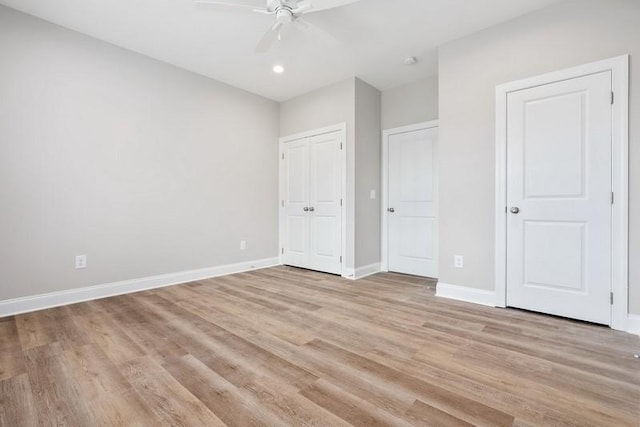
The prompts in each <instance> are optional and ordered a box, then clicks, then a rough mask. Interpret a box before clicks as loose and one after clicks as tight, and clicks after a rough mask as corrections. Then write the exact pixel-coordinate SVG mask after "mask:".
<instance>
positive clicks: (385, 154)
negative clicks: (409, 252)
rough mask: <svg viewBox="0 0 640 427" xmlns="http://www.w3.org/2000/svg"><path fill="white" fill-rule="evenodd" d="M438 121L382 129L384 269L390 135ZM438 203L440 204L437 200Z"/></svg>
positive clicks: (385, 264)
mask: <svg viewBox="0 0 640 427" xmlns="http://www.w3.org/2000/svg"><path fill="white" fill-rule="evenodd" d="M438 123H439V122H438V120H431V121H428V122H420V123H415V124H412V125H407V126H400V127H397V128H391V129H385V130H383V131H382V174H381V175H382V195H381V196H382V213H381V215H380V218H382V221H381V227H380V239H381V240H380V249H381V251H382V253H381V254H380V255H381V258H380V259H381V260H382V263H381V270H382V271H389V235H388V233H389V213H388V212H387V208H388V207H389V137H391V135H397V134H399V133H407V132H415V131H417V130H422V129H431V128H437V127H438ZM436 205H438V201H437V200H436Z"/></svg>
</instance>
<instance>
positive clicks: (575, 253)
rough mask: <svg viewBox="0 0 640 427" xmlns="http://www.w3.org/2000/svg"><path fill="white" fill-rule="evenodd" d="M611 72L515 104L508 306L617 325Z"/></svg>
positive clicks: (524, 94)
mask: <svg viewBox="0 0 640 427" xmlns="http://www.w3.org/2000/svg"><path fill="white" fill-rule="evenodd" d="M611 83H612V82H611V72H609V71H607V72H602V73H599V74H593V75H589V76H584V77H580V78H574V79H570V80H565V81H561V82H557V83H552V84H547V85H543V86H538V87H534V88H530V89H526V90H521V91H517V92H512V93H509V95H508V97H507V205H508V208H509V213H508V219H507V305H509V306H513V307H520V308H525V309H529V310H534V311H540V312H544V313H550V314H555V315H560V316H565V317H571V318H575V319H581V320H587V321H591V322H597V323H603V324H609V323H610V321H611V320H610V319H611V308H610V307H611V306H610V301H609V293H610V290H611V236H612V235H611V130H612V128H611V117H612V106H611Z"/></svg>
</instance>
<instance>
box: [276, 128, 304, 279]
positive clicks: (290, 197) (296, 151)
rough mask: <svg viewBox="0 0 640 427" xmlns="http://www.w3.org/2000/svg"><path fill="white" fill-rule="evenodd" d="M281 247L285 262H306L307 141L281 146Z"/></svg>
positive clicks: (301, 264) (294, 263) (300, 265)
mask: <svg viewBox="0 0 640 427" xmlns="http://www.w3.org/2000/svg"><path fill="white" fill-rule="evenodd" d="M283 162H284V206H283V211H284V224H283V225H284V247H285V251H284V253H283V256H284V262H285V264H289V265H293V266H296V267H304V268H306V267H308V264H309V237H310V235H309V214H308V206H309V140H308V138H304V139H301V140H298V141H293V142H290V143H288V144H286V145H285V146H284V159H283Z"/></svg>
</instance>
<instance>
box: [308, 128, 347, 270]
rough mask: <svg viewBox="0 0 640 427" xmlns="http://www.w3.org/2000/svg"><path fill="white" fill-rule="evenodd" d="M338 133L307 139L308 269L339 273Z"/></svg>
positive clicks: (339, 191)
mask: <svg viewBox="0 0 640 427" xmlns="http://www.w3.org/2000/svg"><path fill="white" fill-rule="evenodd" d="M340 143H341V136H340V132H334V133H328V134H324V135H318V136H313V137H311V138H309V158H310V174H309V176H310V178H309V221H310V238H309V243H310V247H309V268H311V269H313V270H319V271H325V272H328V273H334V274H340V273H341V272H342V264H341V262H342V207H341V205H340V204H341V198H342V194H341V193H342V167H341V164H342V162H341V157H342V156H341V153H340Z"/></svg>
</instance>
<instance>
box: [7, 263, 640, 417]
mask: <svg viewBox="0 0 640 427" xmlns="http://www.w3.org/2000/svg"><path fill="white" fill-rule="evenodd" d="M634 351H635V352H638V351H640V339H639V337H637V336H634V335H629V334H624V333H619V332H615V331H612V330H609V329H607V328H605V327H599V326H594V325H589V324H584V323H580V322H574V321H570V320H565V319H559V318H554V317H549V316H544V315H538V314H533V313H527V312H522V311H518V310H502V309H495V308H489V307H482V306H476V305H472V304H465V303H461V302H455V301H450V300H443V299H440V298H436V297H434V283H433V282H430V281H428V280H425V279H420V278H415V277H410V276H402V275H398V274H389V273H384V274H378V275H375V276H371V277H369V278H366V279H363V280H359V281H356V282H352V281H347V280H343V279H341V278H338V277H335V276H330V275H324V274H320V273H315V272H309V271H304V270H298V269H294V268H289V267H276V268H270V269H264V270H258V271H254V272H250V273H242V274H236V275H233V276H227V277H221V278H216V279H211V280H205V281H202V282H196V283H191V284H186V285H179V286H173V287H169V288H163V289H159V290H154V291H146V292H140V293H136V294H131V295H125V296H119V297H114V298H108V299H103V300H98V301H92V302H87V303H82V304H76V305H71V306H66V307H61V308H55V309H50V310H44V311H40V312H36V313H30V314H25V315H20V316H15V317H9V318H4V319H0V424H2V425H7V426H19V425H67V426H95V425H109V426H111V425H127V426H129V425H149V426H159V425H191V426H217V425H225V424H226V425H238V426H248V425H268V426H278V425H299V426H302V425H326V426H343V425H360V426H376V425H438V426H468V425H486V426H510V425H517V426H538V425H567V426H568V425H571V426H638V425H640V361H638V360H636V359H634V358H633V352H634Z"/></svg>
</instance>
